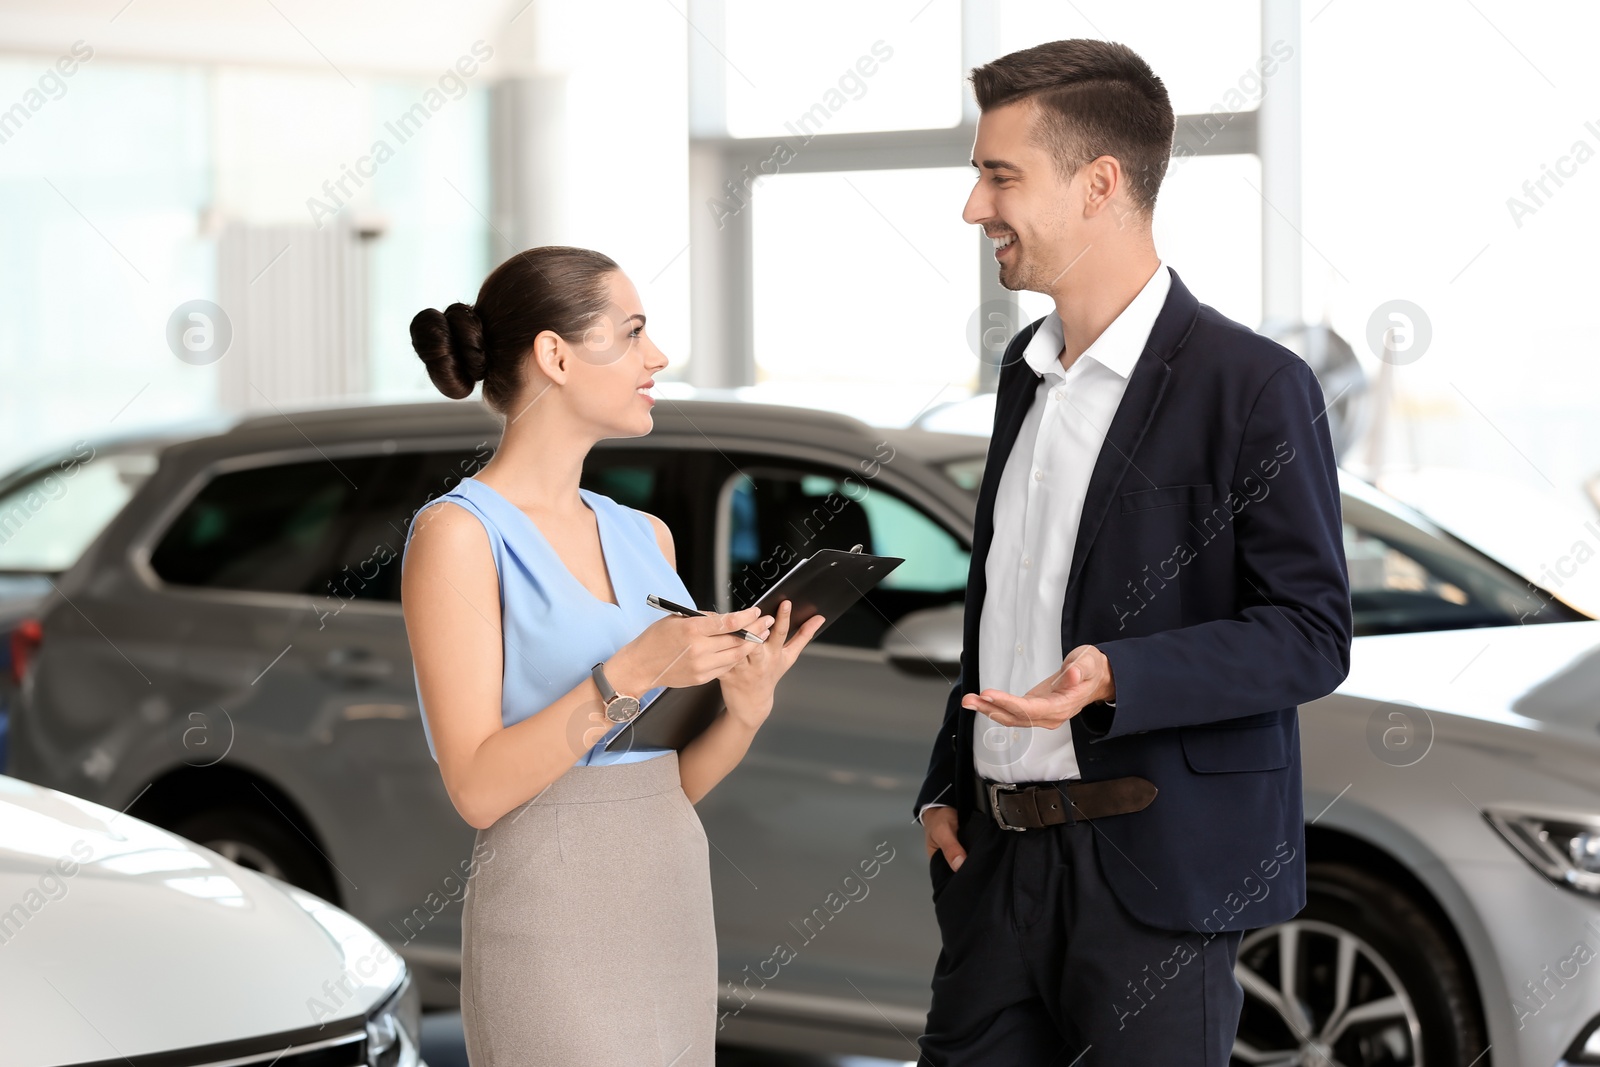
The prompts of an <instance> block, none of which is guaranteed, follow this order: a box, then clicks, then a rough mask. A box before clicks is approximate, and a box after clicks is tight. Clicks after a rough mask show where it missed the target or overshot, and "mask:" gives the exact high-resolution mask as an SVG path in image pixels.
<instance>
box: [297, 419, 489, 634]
mask: <svg viewBox="0 0 1600 1067" xmlns="http://www.w3.org/2000/svg"><path fill="white" fill-rule="evenodd" d="M493 454H494V452H493V448H492V446H491V444H490V443H489V442H487V441H485V442H483V443H482V444H480V445H479V446H477V447H476V448H455V449H440V450H438V451H432V452H397V453H395V454H393V455H391V456H388V457H386V458H385V461H384V465H383V468H382V470H381V471H380V472H379V474H378V476H377V477H376V478H375V479H374V480H373V483H372V485H371V486H370V487H368V488H367V490H366V492H365V493H364V494H363V495H362V498H361V505H360V508H359V511H358V514H357V517H356V518H355V520H354V521H353V522H352V523H351V524H350V527H349V529H348V530H347V531H346V532H345V533H344V535H343V536H342V537H341V539H340V541H339V544H338V546H337V548H336V549H335V551H334V555H333V558H332V562H331V564H330V566H329V569H328V579H327V583H326V585H325V587H324V588H322V589H319V590H317V592H319V593H323V594H325V595H327V596H330V597H334V598H337V599H338V600H340V601H350V600H386V601H391V602H394V603H398V602H399V600H400V563H401V558H402V557H403V556H404V555H405V546H406V531H407V530H408V529H410V527H411V519H412V517H413V516H414V515H416V513H417V512H418V511H419V510H421V509H422V507H423V506H424V505H425V504H427V502H428V501H430V500H433V499H435V498H437V497H439V496H442V495H443V494H445V493H448V492H449V491H450V490H451V489H453V488H455V485H456V483H457V482H459V481H460V480H461V479H462V478H465V477H468V476H470V475H472V474H474V473H476V472H477V471H478V470H479V469H480V468H482V466H483V465H484V464H485V463H487V462H488V461H489V457H490V456H492V455H493Z"/></svg>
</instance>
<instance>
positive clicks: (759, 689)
mask: <svg viewBox="0 0 1600 1067" xmlns="http://www.w3.org/2000/svg"><path fill="white" fill-rule="evenodd" d="M793 607H794V606H793V605H792V604H791V603H790V602H789V601H787V600H785V601H784V602H783V603H782V604H779V605H778V617H777V619H775V620H774V621H773V623H772V627H771V629H770V630H769V631H768V633H767V635H766V638H767V641H766V644H762V645H753V644H752V645H750V648H751V651H750V654H749V655H747V656H745V658H744V659H743V660H742V661H740V662H739V663H736V664H735V665H734V666H733V667H732V668H731V669H729V671H728V672H727V673H726V674H724V675H723V676H722V698H723V700H725V701H727V704H728V714H729V715H731V716H733V717H734V718H735V719H736V720H738V721H739V722H740V723H741V724H743V725H744V726H747V727H749V728H750V729H752V730H754V729H756V728H757V727H758V726H760V725H761V724H762V723H763V722H765V721H766V718H767V715H768V713H770V712H771V711H772V692H773V689H774V688H775V687H776V686H777V684H778V679H779V678H782V677H783V676H784V674H785V673H786V672H787V671H788V670H789V668H790V667H792V666H794V661H795V660H796V659H798V658H799V657H800V653H801V652H802V651H804V649H805V647H806V645H808V644H810V643H811V639H812V638H813V637H815V636H816V635H817V631H818V630H820V629H822V624H823V622H824V621H825V620H824V619H823V617H822V616H821V615H814V616H812V617H811V618H810V619H808V620H807V621H806V624H805V625H804V626H802V627H800V629H798V630H796V631H795V634H794V639H793V640H789V639H788V638H789V619H790V615H791V614H792V612H793ZM748 610H752V611H753V610H755V609H754V608H751V609H748ZM769 617H770V616H766V615H763V616H762V619H767V618H769ZM753 632H754V631H753ZM746 644H749V642H746Z"/></svg>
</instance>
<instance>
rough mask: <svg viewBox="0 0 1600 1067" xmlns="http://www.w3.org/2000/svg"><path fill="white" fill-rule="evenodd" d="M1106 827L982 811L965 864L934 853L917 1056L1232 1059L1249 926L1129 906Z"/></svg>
mask: <svg viewBox="0 0 1600 1067" xmlns="http://www.w3.org/2000/svg"><path fill="white" fill-rule="evenodd" d="M1112 821H1114V819H1113V820H1112ZM1100 834H1101V831H1100V830H1098V829H1097V828H1096V827H1095V826H1094V825H1092V824H1091V823H1089V822H1087V821H1083V820H1080V821H1078V822H1076V823H1072V824H1063V825H1059V826H1047V827H1043V828H1040V829H1035V830H1025V831H1021V832H1018V831H1013V830H1003V829H1001V828H1000V827H999V826H997V825H996V824H995V821H994V818H993V817H992V816H990V815H988V814H987V813H985V812H983V811H981V810H974V811H971V812H969V813H968V815H967V817H966V819H965V820H964V821H963V823H962V825H961V827H960V829H959V830H958V831H957V835H958V836H959V837H960V839H961V844H962V846H963V847H964V848H965V849H966V850H967V858H966V862H965V863H963V864H962V866H961V869H960V870H959V871H955V872H952V871H951V870H950V866H949V864H948V863H946V862H945V859H944V854H943V853H942V852H935V853H934V854H933V856H932V857H930V858H929V861H928V863H929V874H930V877H931V878H932V880H933V910H934V914H935V916H936V917H937V918H938V921H939V930H940V933H941V936H942V940H943V947H942V949H941V951H940V953H939V962H938V964H937V965H936V967H935V969H934V975H933V1004H932V1007H931V1008H930V1009H929V1011H928V1022H927V1025H926V1027H925V1028H924V1033H923V1036H922V1038H921V1040H920V1042H919V1043H920V1045H921V1047H922V1055H921V1057H920V1058H919V1059H918V1061H917V1062H918V1064H920V1065H931V1067H1102V1065H1112V1064H1114V1065H1116V1067H1189V1065H1193V1067H1227V1064H1228V1059H1229V1055H1230V1053H1231V1051H1232V1047H1233V1037H1234V1032H1235V1031H1236V1030H1237V1028H1238V1024H1239V1011H1240V1009H1241V1007H1242V1006H1243V1003H1244V993H1243V990H1242V989H1240V987H1239V983H1238V981H1237V980H1235V978H1234V976H1233V964H1234V958H1235V956H1236V955H1237V953H1238V951H1239V940H1240V938H1241V936H1242V935H1241V934H1240V933H1238V932H1229V933H1217V934H1207V933H1205V932H1201V931H1195V930H1188V931H1167V930H1158V929H1155V928H1153V927H1150V926H1146V925H1144V924H1143V923H1141V922H1139V921H1138V920H1137V919H1135V918H1133V916H1131V915H1129V914H1128V913H1127V912H1126V911H1125V910H1123V907H1122V905H1121V904H1120V903H1119V902H1118V901H1117V899H1116V897H1115V896H1114V895H1113V894H1112V891H1111V887H1110V886H1108V885H1107V884H1106V881H1105V879H1104V877H1103V876H1102V874H1101V869H1100V863H1099V861H1098V859H1097V858H1096V850H1097V849H1098V848H1114V847H1115V846H1114V845H1112V844H1110V843H1109V842H1106V841H1104V840H1097V838H1099V837H1100Z"/></svg>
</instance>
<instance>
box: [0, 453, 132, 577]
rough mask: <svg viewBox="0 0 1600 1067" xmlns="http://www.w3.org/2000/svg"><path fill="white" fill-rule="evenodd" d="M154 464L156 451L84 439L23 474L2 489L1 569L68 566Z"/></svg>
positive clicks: (50, 570) (44, 570) (53, 570)
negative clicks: (101, 448) (103, 447)
mask: <svg viewBox="0 0 1600 1067" xmlns="http://www.w3.org/2000/svg"><path fill="white" fill-rule="evenodd" d="M155 469H156V457H155V456H154V455H153V454H152V453H149V452H137V451H135V452H129V451H118V452H104V453H99V454H97V453H96V452H95V450H94V449H93V448H92V447H91V446H89V445H87V444H80V445H78V446H77V447H76V448H75V449H74V450H73V451H72V452H70V453H66V454H64V455H62V456H60V457H58V458H57V459H56V460H55V461H53V462H51V463H48V464H43V465H41V466H39V467H38V468H37V469H36V470H33V471H30V472H28V473H26V474H24V475H23V476H22V478H21V480H20V481H17V482H16V483H15V484H13V485H11V486H9V487H8V488H7V489H5V490H4V491H0V572H13V573H14V572H18V571H23V572H30V573H56V572H60V571H64V570H66V569H67V568H68V567H70V566H72V565H73V564H74V563H76V562H77V561H78V557H79V556H81V555H82V554H83V550H84V549H85V548H88V547H89V543H90V542H92V541H93V540H94V539H95V538H96V537H98V536H99V535H100V531H101V530H103V529H105V528H106V524H107V523H109V522H110V521H111V520H112V519H113V518H114V517H115V516H116V514H117V512H119V511H121V510H122V506H123V505H124V504H126V503H127V502H128V498H129V497H131V496H133V494H134V491H135V490H137V489H138V488H139V486H140V485H141V484H142V483H143V482H144V480H145V479H146V478H148V477H149V476H150V474H151V472H152V471H154V470H155Z"/></svg>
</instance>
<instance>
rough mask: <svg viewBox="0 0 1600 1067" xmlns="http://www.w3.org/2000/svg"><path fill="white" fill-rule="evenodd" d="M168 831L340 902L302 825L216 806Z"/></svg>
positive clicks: (176, 822)
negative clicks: (298, 827) (303, 833)
mask: <svg viewBox="0 0 1600 1067" xmlns="http://www.w3.org/2000/svg"><path fill="white" fill-rule="evenodd" d="M167 829H169V830H171V831H172V832H173V833H175V834H177V835H178V836H180V837H186V838H188V839H189V840H190V841H193V842H195V843H196V844H200V845H204V846H205V847H206V848H209V849H211V850H212V851H213V852H218V853H221V854H222V855H223V856H225V857H227V858H228V859H230V860H232V861H233V862H235V863H237V864H238V865H239V866H241V867H246V868H249V869H250V870H252V871H259V872H260V873H262V874H266V875H270V876H272V877H273V878H277V879H280V880H282V881H285V882H288V883H289V884H290V885H294V886H299V887H300V888H301V889H304V890H305V891H306V892H308V893H313V894H315V895H316V896H319V897H321V898H322V899H324V900H327V901H331V902H335V903H337V900H336V898H335V896H334V892H335V890H334V884H333V879H332V877H331V876H330V875H329V873H328V868H327V865H326V863H324V861H323V859H322V857H321V856H320V855H319V854H318V853H317V852H316V850H315V848H314V847H313V846H312V844H311V842H309V841H307V840H306V839H305V837H304V836H303V835H302V834H301V833H300V831H299V830H298V829H296V828H295V827H294V826H291V825H290V824H288V823H286V822H285V821H284V820H283V819H282V817H280V816H279V815H277V814H276V813H273V814H270V815H269V814H266V813H263V812H261V811H258V810H256V809H254V808H247V807H233V808H216V809H213V810H211V811H202V812H196V813H195V814H193V815H187V816H183V817H181V818H179V819H176V820H174V821H173V822H172V824H171V825H170V826H168V827H167Z"/></svg>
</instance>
